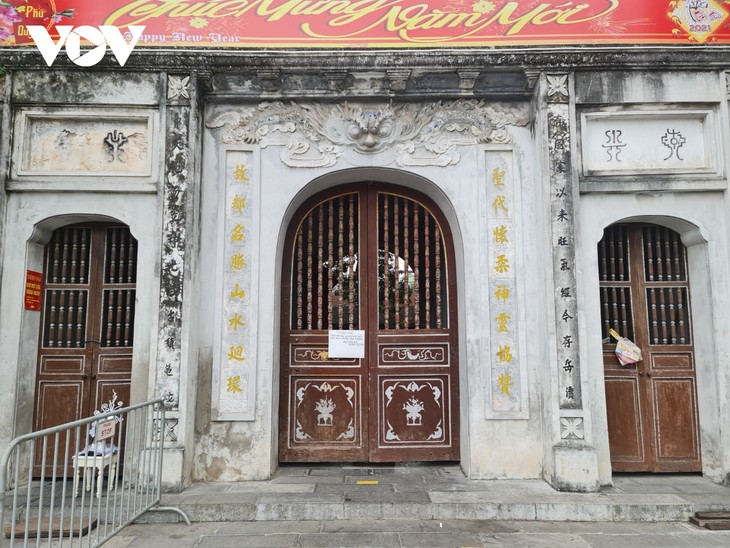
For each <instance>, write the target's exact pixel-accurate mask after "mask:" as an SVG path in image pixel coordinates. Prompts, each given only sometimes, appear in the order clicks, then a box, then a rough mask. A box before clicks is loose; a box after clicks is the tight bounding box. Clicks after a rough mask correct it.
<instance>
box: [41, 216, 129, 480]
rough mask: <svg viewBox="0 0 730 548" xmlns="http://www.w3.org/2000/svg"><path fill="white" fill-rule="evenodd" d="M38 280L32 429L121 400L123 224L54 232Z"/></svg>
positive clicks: (125, 291)
mask: <svg viewBox="0 0 730 548" xmlns="http://www.w3.org/2000/svg"><path fill="white" fill-rule="evenodd" d="M43 281H44V283H43V305H42V312H41V325H40V332H39V333H40V336H39V343H38V362H37V373H36V385H35V386H36V389H35V405H34V417H33V429H34V430H40V429H43V428H50V427H52V426H56V425H59V424H63V423H66V422H70V421H74V420H77V419H80V418H84V417H88V416H91V415H93V413H94V411H95V410H101V406H102V405H103V404H105V403H108V402H111V401H114V402H115V403H119V402H123V403H124V404H125V405H127V404H128V403H129V396H130V382H131V375H132V348H133V345H134V313H135V297H136V291H135V289H136V282H137V240H136V239H135V238H134V237H133V236H132V234H131V233H130V231H129V228H128V227H127V226H124V225H119V224H111V223H84V224H74V225H69V226H65V227H61V228H58V229H56V230H55V231H54V232H53V235H52V237H51V240H50V242H49V243H48V244H47V245H46V246H45V249H44V260H43ZM60 443H62V444H64V443H65V440H63V439H62V440H60ZM64 449H65V448H64V447H60V448H59V450H60V453H59V454H63V451H64ZM38 458H39V459H40V455H38ZM36 472H38V470H36ZM57 472H58V473H62V470H58V471H57ZM47 473H48V471H47Z"/></svg>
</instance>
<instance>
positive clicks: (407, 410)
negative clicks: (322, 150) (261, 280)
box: [279, 183, 459, 462]
mask: <svg viewBox="0 0 730 548" xmlns="http://www.w3.org/2000/svg"><path fill="white" fill-rule="evenodd" d="M286 245H287V247H286V255H285V258H284V261H285V262H284V264H285V265H286V267H287V269H288V271H287V270H285V272H284V278H283V279H284V284H283V286H284V287H283V298H282V305H283V306H282V309H283V319H282V346H281V398H280V425H281V426H280V444H279V457H280V460H281V461H282V462H307V461H308V462H322V461H373V462H376V461H379V462H396V461H407V460H458V458H459V437H458V436H459V428H458V360H457V350H456V333H457V331H456V313H455V311H456V307H455V297H456V293H455V288H454V286H453V284H454V280H455V277H454V273H453V246H452V243H451V238H450V233H449V231H448V226H447V225H446V223H445V220H444V219H443V217H442V216H441V214H440V212H439V211H438V209H437V208H436V206H435V205H434V204H433V203H431V202H430V201H429V200H427V199H426V198H425V197H423V196H421V195H419V194H416V193H414V192H410V191H408V192H406V191H404V190H403V189H400V188H396V187H391V186H387V185H380V184H376V183H362V184H357V185H348V186H347V187H340V188H338V189H336V190H335V191H330V192H328V193H324V194H321V195H319V196H317V197H315V198H314V199H312V200H310V201H309V202H308V203H307V204H305V205H304V206H303V207H302V208H301V209H300V212H299V213H298V214H297V216H296V217H295V218H294V220H293V222H292V225H291V227H290V231H289V234H288V236H287V244H286ZM330 330H363V331H364V332H365V351H364V354H365V357H364V358H362V359H360V358H330V357H329V355H328V353H327V349H328V332H329V331H330Z"/></svg>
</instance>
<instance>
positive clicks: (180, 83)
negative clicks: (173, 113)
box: [167, 75, 190, 99]
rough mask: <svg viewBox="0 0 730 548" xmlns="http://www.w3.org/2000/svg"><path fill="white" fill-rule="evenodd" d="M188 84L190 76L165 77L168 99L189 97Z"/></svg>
mask: <svg viewBox="0 0 730 548" xmlns="http://www.w3.org/2000/svg"><path fill="white" fill-rule="evenodd" d="M189 86H190V76H173V75H170V76H168V77H167V98H168V99H180V98H182V99H190V93H189V92H188V88H189Z"/></svg>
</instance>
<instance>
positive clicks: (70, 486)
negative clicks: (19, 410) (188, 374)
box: [0, 399, 190, 548]
mask: <svg viewBox="0 0 730 548" xmlns="http://www.w3.org/2000/svg"><path fill="white" fill-rule="evenodd" d="M111 407H112V408H113V407H114V406H113V405H112V406H111ZM102 411H106V409H105V408H104V407H102ZM164 433H165V408H164V406H163V404H162V400H161V399H156V400H152V401H149V402H146V403H141V404H137V405H132V406H129V407H123V408H119V409H112V410H109V411H108V412H105V413H99V412H97V414H95V415H94V416H93V417H89V418H87V419H81V420H78V421H74V422H70V423H67V424H62V425H60V426H56V427H53V428H47V429H45V430H41V431H38V432H32V433H30V434H26V435H24V436H19V437H17V438H15V439H14V440H13V441H12V442H10V445H9V446H8V448H7V450H6V451H5V452H4V453H3V456H2V460H1V461H0V495H1V496H2V505H0V525H1V526H2V530H1V531H0V548H5V547H6V546H8V547H12V546H28V545H35V546H51V545H52V546H59V547H62V546H99V545H101V544H103V543H104V542H106V541H107V540H109V539H110V538H111V537H113V536H114V535H116V534H117V533H118V532H119V531H121V530H122V529H123V528H124V527H125V526H127V525H128V524H130V523H132V522H133V521H134V520H136V519H137V518H139V517H140V516H141V515H142V514H144V513H145V512H147V511H148V510H169V511H173V512H177V513H178V514H180V516H181V517H182V518H183V519H184V520H185V522H186V523H187V524H188V525H190V520H189V519H188V517H187V516H186V515H185V513H184V512H182V511H181V510H180V509H178V508H172V507H161V506H160V498H161V481H162V455H163V448H164V443H165V439H164V438H165V435H164Z"/></svg>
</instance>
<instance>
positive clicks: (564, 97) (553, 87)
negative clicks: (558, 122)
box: [546, 74, 568, 103]
mask: <svg viewBox="0 0 730 548" xmlns="http://www.w3.org/2000/svg"><path fill="white" fill-rule="evenodd" d="M546 76H547V85H548V90H547V96H548V102H551V103H566V102H567V101H568V75H567V74H552V75H551V74H548V75H546Z"/></svg>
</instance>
